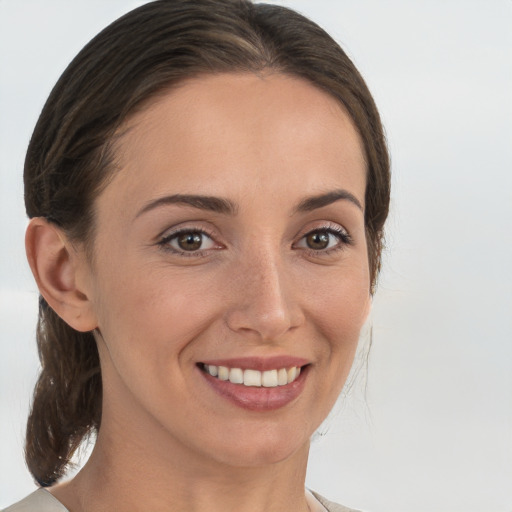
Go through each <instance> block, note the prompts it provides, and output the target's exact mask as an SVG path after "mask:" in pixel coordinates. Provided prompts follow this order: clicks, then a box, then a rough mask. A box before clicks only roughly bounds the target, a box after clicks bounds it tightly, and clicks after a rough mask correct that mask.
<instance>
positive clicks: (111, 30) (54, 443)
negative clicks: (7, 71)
mask: <svg viewBox="0 0 512 512" xmlns="http://www.w3.org/2000/svg"><path fill="white" fill-rule="evenodd" d="M265 70H269V71H271V72H278V73H284V74H289V75H293V76H296V77H299V78H302V79H304V80H307V81H309V82H310V83H312V84H314V85H315V86H317V87H319V88H320V89H322V90H324V91H326V92H327V93H329V94H331V95H332V96H333V97H334V98H336V99H337V100H338V101H339V102H340V104H342V105H343V106H344V108H345V109H346V110H347V112H348V114H349V115H350V116H351V118H352V120H353V121H354V124H355V126H356V128H357V130H358V131H359V134H360V136H361V140H362V143H363V145H364V150H365V156H366V162H367V187H366V198H365V225H366V234H367V242H368V255H369V261H370V269H369V270H370V277H371V283H372V287H373V286H374V284H375V281H376V278H377V274H378V271H379V267H380V253H381V248H382V240H383V226H384V221H385V219H386V216H387V214H388V207H389V187H390V173H389V159H388V153H387V148H386V143H385V139H384V134H383V129H382V126H381V122H380V118H379V114H378V112H377V109H376V107H375V104H374V102H373V99H372V97H371V94H370V92H369V91H368V88H367V87H366V84H365V82H364V80H363V79H362V77H361V76H360V74H359V72H358V71H357V69H356V68H355V67H354V65H353V63H352V62H351V61H350V59H349V58H348V57H347V55H346V54H345V53H344V52H343V50H342V49H341V48H340V47H339V46H338V45H337V44H336V42H335V41H333V40H332V39H331V38H330V36H329V35H328V34H326V33H325V32H324V31H323V30H322V29H321V28H320V27H318V26H317V25H316V24H315V23H313V22H311V21H310V20H308V19H307V18H304V17H303V16H301V15H299V14H297V13H295V12H293V11H291V10H289V9H286V8H284V7H279V6H273V5H267V4H254V5H253V4H252V3H251V2H250V1H249V0H159V1H156V2H151V3H149V4H146V5H144V6H142V7H139V8H138V9H135V10H134V11H132V12H130V13H128V14H127V15H125V16H123V17H122V18H120V19H118V20H117V21H115V22H114V23H112V25H110V26H108V27H107V28H106V29H105V30H103V31H102V32H101V33H100V34H98V35H97V36H96V37H95V38H94V39H93V40H92V41H91V42H89V43H88V44H87V45H86V46H85V47H84V48H83V49H82V50H81V51H80V53H79V54H78V55H77V56H76V57H75V59H74V60H73V62H71V64H70V65H69V66H68V68H67V69H66V70H65V71H64V73H63V75H62V76H61V78H60V79H59V81H58V82H57V84H56V85H55V87H54V89H53V91H52V92H51V94H50V96H49V98H48V100H47V102H46V104H45V106H44V108H43V110H42V112H41V116H40V118H39V120H38V122H37V125H36V127H35V130H34V133H33V135H32V139H31V141H30V145H29V147H28V151H27V157H26V161H25V172H24V182H25V205H26V209H27V214H28V216H29V217H45V218H46V219H47V220H48V221H50V222H53V223H54V224H56V225H57V226H59V228H60V229H61V230H62V231H63V232H64V233H65V234H66V235H67V236H68V237H69V239H70V240H71V241H73V242H78V243H80V244H81V245H82V247H84V248H85V250H86V251H88V255H89V256H90V257H91V258H93V256H94V228H95V224H94V221H95V218H94V201H95V199H96V198H97V197H98V195H99V194H100V192H101V190H102V189H103V188H104V187H105V186H106V185H107V184H108V181H109V177H111V176H112V175H113V173H114V172H118V170H117V169H116V165H115V163H116V159H115V151H114V150H113V148H114V147H115V138H116V136H117V134H118V133H120V132H121V131H122V127H123V123H124V122H125V121H126V120H127V119H128V118H129V116H130V115H132V114H133V113H134V112H135V111H137V110H140V109H142V108H143V107H144V105H145V104H146V103H147V101H149V100H151V99H152V98H155V96H157V95H158V94H159V93H161V92H165V91H168V90H169V89H171V88H172V86H174V85H176V84H179V83H180V82H183V81H184V80H186V79H189V78H192V77H197V76H200V75H202V74H208V73H222V72H252V73H260V72H263V71H265ZM37 343H38V347H39V355H40V359H41V365H42V370H41V375H40V377H39V380H38V383H37V386H36V389H35V393H34V399H33V406H32V411H31V414H30V417H29V420H28V428H27V441H26V460H27V464H28V467H29V469H30V471H31V472H32V474H33V475H34V477H35V479H36V480H37V481H38V482H39V483H40V484H41V485H44V486H48V485H51V484H52V483H54V482H55V481H56V480H57V479H58V478H59V477H60V476H62V475H63V473H64V471H65V469H66V466H67V464H68V463H69V460H70V458H71V456H72V455H73V452H74V451H75V450H76V448H77V447H78V445H79V444H80V442H81V440H82V438H83V437H84V436H85V435H87V434H88V433H90V432H91V431H95V430H97V429H98V428H99V426H100V421H101V402H102V385H101V374H100V369H99V368H100V367H99V360H98V352H97V349H96V345H95V341H94V338H93V335H92V333H80V332H77V331H75V330H73V329H72V328H71V327H69V326H68V325H67V324H65V323H64V322H63V321H62V320H61V319H60V318H59V317H58V316H57V315H56V314H55V313H54V312H53V311H52V310H51V309H50V307H49V306H48V305H47V303H46V302H45V301H44V299H42V298H41V302H40V310H39V324H38V331H37Z"/></svg>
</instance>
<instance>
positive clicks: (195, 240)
mask: <svg viewBox="0 0 512 512" xmlns="http://www.w3.org/2000/svg"><path fill="white" fill-rule="evenodd" d="M159 245H160V246H161V247H162V248H164V249H166V250H170V251H172V252H177V253H192V254H193V253H200V252H202V251H206V250H208V249H215V248H217V247H219V246H218V244H216V243H215V242H214V241H213V239H212V238H211V237H210V236H209V235H207V234H206V233H205V232H204V231H199V230H180V231H178V232H174V233H171V234H169V235H166V236H164V237H163V238H162V239H161V240H160V242H159ZM192 254H191V255H192Z"/></svg>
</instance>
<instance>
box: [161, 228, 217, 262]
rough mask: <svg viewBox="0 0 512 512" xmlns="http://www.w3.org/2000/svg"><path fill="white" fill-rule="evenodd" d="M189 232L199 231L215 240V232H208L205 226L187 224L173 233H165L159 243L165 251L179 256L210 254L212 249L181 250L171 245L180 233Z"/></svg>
mask: <svg viewBox="0 0 512 512" xmlns="http://www.w3.org/2000/svg"><path fill="white" fill-rule="evenodd" d="M187 233H197V234H199V235H201V236H205V235H206V236H207V237H208V238H209V239H210V240H212V241H213V242H214V243H216V242H215V237H214V235H213V234H211V233H208V231H206V230H205V229H204V228H194V227H193V226H187V227H186V228H181V229H178V230H177V231H173V232H172V233H169V234H168V235H164V236H163V237H162V238H161V239H160V240H159V241H158V243H157V245H158V246H159V248H160V249H162V250H163V251H165V252H170V253H172V254H176V255H178V256H183V257H185V258H194V257H195V258H198V257H205V256H208V251H211V249H203V250H201V249H198V250H197V251H185V250H179V249H175V248H174V247H172V246H171V245H170V242H171V241H172V240H174V239H176V238H178V237H179V236H180V235H184V234H187ZM216 245H217V246H220V244H217V243H216Z"/></svg>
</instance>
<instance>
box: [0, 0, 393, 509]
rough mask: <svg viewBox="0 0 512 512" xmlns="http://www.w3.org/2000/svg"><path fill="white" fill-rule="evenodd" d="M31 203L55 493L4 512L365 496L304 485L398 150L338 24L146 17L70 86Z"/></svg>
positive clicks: (368, 282)
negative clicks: (335, 36)
mask: <svg viewBox="0 0 512 512" xmlns="http://www.w3.org/2000/svg"><path fill="white" fill-rule="evenodd" d="M25 198H26V207H27V213H28V215H29V217H30V218H31V222H30V225H29V227H28V229H27V235H26V247H27V255H28V259H29V263H30V266H31V269H32V271H33V274H34V277H35V279H36V282H37V284H38V287H39V289H40V292H41V300H40V317H39V326H38V346H39V350H40V356H41V362H42V372H41V375H40V378H39V381H38V383H37V386H36V390H35V394H34V402H33V408H32V411H31V414H30V418H29V421H28V428H27V443H26V458H27V464H28V466H29V469H30V471H31V473H32V474H33V476H34V478H35V479H36V480H37V482H38V483H39V484H40V485H41V486H42V487H45V488H47V489H40V490H39V491H36V493H34V494H32V495H31V496H29V497H28V498H27V499H25V500H24V501H22V502H21V503H20V504H18V505H14V506H13V507H11V508H9V509H7V510H9V511H16V510H55V511H65V510H70V511H72V512H80V511H94V510H153V511H158V510H166V511H167V510H170V511H174V510H176V511H181V510H213V511H215V510H217V509H219V510H237V511H244V510H265V511H273V510H276V511H277V510H279V511H283V510H293V511H306V510H311V511H316V510H333V511H335V510H346V509H345V508H344V507H341V506H339V505H335V504H332V503H330V502H328V501H327V500H325V499H324V498H322V497H320V496H318V495H314V494H312V493H309V492H305V491H304V478H305V471H306V464H307V456H308V450H309V439H310V437H311V435H312V434H313V432H314V431H315V429H316V428H317V427H318V426H319V424H320V423H321V422H322V420H323V419H324V418H325V417H326V415H327V414H328V412H329V410H330V409H331V407H332V405H333V404H334V402H335V400H336V398H337V396H338V394H339V392H340V390H341V388H342V386H343V384H344V382H345V380H346V377H347V375H348V372H349V370H350V366H351V363H352V361H353V357H354V353H355V349H356V346H357V340H358V336H359V332H360V329H361V327H362V325H363V323H364V321H365V318H366V316H367V314H368V311H369V308H370V304H371V294H372V292H373V289H374V285H375V281H376V277H377V274H378V270H379V264H380V252H381V247H382V234H383V225H384V221H385V219H386V216H387V212H388V204H389V162H388V156H387V151H386V146H385V141H384V137H383V133H382V127H381V124H380V120H379V116H378V113H377V110H376V108H375V105H374V103H373V100H372V98H371V95H370V93H369V91H368V90H367V88H366V85H365V84H364V81H363V80H362V78H361V77H360V75H359V73H358V72H357V70H356V69H355V68H354V66H353V64H352V63H351V61H350V60H349V59H348V58H347V56H346V55H345V54H344V52H343V51H342V50H341V49H340V48H339V47H338V46H337V44H336V43H335V42H334V41H333V40H332V39H331V38H330V37H329V36H328V35H327V34H326V33H325V32H324V31H322V30H321V29H320V28H319V27H317V26H316V25H315V24H314V23H312V22H311V21H309V20H307V19H305V18H304V17H302V16H300V15H298V14H296V13H294V12H293V11H290V10H288V9H285V8H282V7H277V6H271V5H263V4H261V5H253V4H251V3H249V2H247V1H242V0H240V1H238V0H237V1H235V0H200V1H194V2H191V1H186V0H171V1H158V2H153V3H150V4H147V5H145V6H143V7H141V8H139V9H136V10H134V11H132V12H131V13H128V14H127V15H126V16H124V17H122V18H120V19H119V20H117V21H116V22H114V23H113V24H112V25H110V26H109V27H107V28H106V29H105V30H104V31H103V32H101V33H100V34H99V35H98V36H97V37H96V38H94V39H93V40H92V41H91V42H90V43H89V44H88V45H87V46H86V47H85V48H84V49H83V50H82V51H81V52H80V53H79V55H78V56H77V57H76V58H75V60H74V61H73V62H72V63H71V64H70V66H69V67H68V69H67V70H66V71H65V72H64V74H63V75H62V77H61V78H60V80H59V82H58V83H57V85H56V86H55V88H54V90H53V91H52V93H51V95H50V97H49V99H48V101H47V103H46V105H45V107H44V109H43V112H42V113H41V117H40V119H39V121H38V124H37V126H36V128H35V131H34V134H33V137H32V140H31V143H30V146H29V149H28V152H27V158H26V166H25ZM89 434H96V435H97V438H96V442H95V447H94V450H93V452H92V455H91V457H90V459H89V461H88V462H87V463H86V465H85V466H84V467H83V469H82V470H81V471H80V472H79V473H78V475H77V476H75V477H74V478H73V479H72V480H70V481H68V482H65V483H60V482H59V479H60V478H61V477H62V476H63V475H64V474H65V471H66V467H67V465H68V463H69V460H70V458H71V456H72V455H73V453H74V452H75V450H76V449H77V447H78V446H79V445H80V443H81V441H82V440H83V439H84V437H85V436H87V435H89ZM48 488H49V489H48ZM44 507H46V508H44Z"/></svg>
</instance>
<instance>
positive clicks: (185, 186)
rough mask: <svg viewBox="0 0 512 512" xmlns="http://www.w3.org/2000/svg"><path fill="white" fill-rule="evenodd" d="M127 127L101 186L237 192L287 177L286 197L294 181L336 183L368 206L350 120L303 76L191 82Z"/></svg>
mask: <svg viewBox="0 0 512 512" xmlns="http://www.w3.org/2000/svg"><path fill="white" fill-rule="evenodd" d="M126 128H127V130H126V132H125V134H124V135H123V136H122V137H121V139H120V142H119V144H118V147H117V154H118V157H119V159H120V162H121V166H120V167H121V169H122V170H121V172H120V173H118V175H117V176H116V177H115V178H114V180H113V182H112V183H111V185H109V187H107V188H110V187H111V186H112V185H114V186H117V187H118V188H123V187H126V188H130V186H131V187H133V186H137V188H138V189H139V190H140V189H141V187H142V188H144V189H145V190H146V191H147V193H148V194H160V193H207V194H215V193H216V189H217V188H221V189H222V190H221V191H220V192H222V193H223V195H224V193H225V192H226V191H228V193H229V192H230V191H231V192H233V194H236V193H238V192H240V193H242V192H243V191H242V190H238V189H241V188H243V185H244V184H246V182H251V181H252V182H253V183H266V184H267V187H268V188H270V189H272V187H275V189H276V190H277V189H279V188H280V187H282V186H283V184H286V185H287V187H288V189H289V192H290V194H292V192H293V188H294V187H296V186H297V185H298V186H299V188H306V189H310V192H322V191H323V190H322V189H324V188H332V187H338V186H340V184H341V185H343V186H345V187H348V188H352V189H353V190H352V191H353V192H354V193H355V194H356V195H357V196H359V197H358V198H359V199H360V201H361V203H364V188H365V183H366V179H365V175H366V171H365V167H366V166H365V161H364V154H363V149H362V143H361V140H360V137H359V135H358V133H357V130H356V129H355V127H354V124H353V122H352V120H351V118H350V117H349V115H348V114H347V113H346V111H345V110H344V108H343V107H342V105H341V104H340V103H339V102H338V101H337V100H336V99H334V98H333V97H332V96H331V95H329V94H327V93H325V92H323V91H321V90H320V89H319V88H317V87H315V86H314V85H312V84H310V83H309V82H307V81H305V80H302V79H299V78H295V77H292V76H287V75H283V74H267V75H263V76H259V75H258V76H257V75H255V74H252V73H246V74H216V75H207V76H202V77H199V78H195V79H192V80H188V81H186V82H184V83H182V84H181V85H180V86H179V87H177V88H174V89H172V90H170V91H168V92H167V93H165V94H164V95H162V96H160V97H158V98H157V99H155V100H154V101H153V102H152V103H150V104H149V105H148V106H147V107H146V108H145V109H144V110H142V111H141V112H139V113H137V114H136V115H134V116H133V118H132V119H130V121H129V122H128V124H127V127H126ZM283 178H284V180H285V181H284V183H283ZM340 180H342V181H343V183H340ZM162 187H163V188H166V187H167V188H171V189H172V190H162ZM190 188H192V189H193V190H189V189H190ZM227 189H230V190H227ZM280 192H282V191H280Z"/></svg>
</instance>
